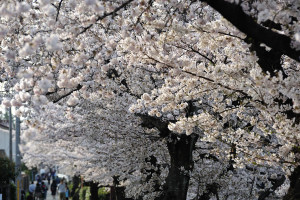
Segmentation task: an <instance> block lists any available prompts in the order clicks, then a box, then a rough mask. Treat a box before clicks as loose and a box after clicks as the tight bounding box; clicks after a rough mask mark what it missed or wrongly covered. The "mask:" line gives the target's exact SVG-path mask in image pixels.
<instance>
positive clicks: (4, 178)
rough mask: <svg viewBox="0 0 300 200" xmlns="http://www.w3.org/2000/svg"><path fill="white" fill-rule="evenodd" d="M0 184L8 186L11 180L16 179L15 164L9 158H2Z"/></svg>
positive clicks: (0, 160) (0, 161) (0, 162)
mask: <svg viewBox="0 0 300 200" xmlns="http://www.w3.org/2000/svg"><path fill="white" fill-rule="evenodd" d="M0 172H1V176H0V184H1V185H6V184H8V183H9V180H10V179H15V164H14V163H13V162H12V161H10V160H9V159H8V158H7V157H4V158H2V157H1V158H0Z"/></svg>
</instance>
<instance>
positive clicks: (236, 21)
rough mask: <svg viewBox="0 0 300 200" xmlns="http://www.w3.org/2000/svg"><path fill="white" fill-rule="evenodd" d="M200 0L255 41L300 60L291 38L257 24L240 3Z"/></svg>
mask: <svg viewBox="0 0 300 200" xmlns="http://www.w3.org/2000/svg"><path fill="white" fill-rule="evenodd" d="M201 1H203V2H206V3H207V4H208V5H210V6H211V7H212V8H214V9H215V10H216V11H218V12H219V13H220V14H221V15H223V17H224V18H226V19H227V20H228V21H229V22H231V23H232V24H233V25H234V26H235V27H236V28H238V29H239V30H240V31H242V32H243V33H245V34H246V35H247V36H248V37H251V38H253V39H254V40H255V41H257V42H260V43H264V44H266V45H267V46H269V47H271V48H272V49H274V50H276V51H277V52H279V53H280V54H282V55H283V54H284V55H287V56H288V57H290V58H292V59H294V60H296V61H300V51H297V50H295V49H293V48H292V47H291V46H290V44H291V38H289V37H288V36H286V35H283V34H280V33H277V32H274V31H272V30H271V29H267V28H265V27H263V26H261V25H259V24H258V23H256V22H255V20H254V19H253V18H252V17H251V16H249V15H247V14H246V13H245V12H244V11H243V9H242V8H241V6H240V5H236V4H234V3H229V2H227V1H225V0H201ZM278 70H281V69H278Z"/></svg>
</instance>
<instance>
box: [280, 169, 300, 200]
mask: <svg viewBox="0 0 300 200" xmlns="http://www.w3.org/2000/svg"><path fill="white" fill-rule="evenodd" d="M289 179H290V181H291V183H290V188H289V190H288V193H287V194H286V196H285V197H284V198H283V200H299V199H300V165H299V166H298V167H296V169H295V170H294V171H293V173H292V175H291V176H290V177H289Z"/></svg>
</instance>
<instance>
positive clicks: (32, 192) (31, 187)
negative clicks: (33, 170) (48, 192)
mask: <svg viewBox="0 0 300 200" xmlns="http://www.w3.org/2000/svg"><path fill="white" fill-rule="evenodd" d="M35 187H36V185H35V184H34V182H33V181H31V184H30V185H29V188H28V189H29V194H31V195H32V196H33V194H34V191H35Z"/></svg>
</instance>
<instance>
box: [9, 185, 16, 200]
mask: <svg viewBox="0 0 300 200" xmlns="http://www.w3.org/2000/svg"><path fill="white" fill-rule="evenodd" d="M10 199H11V200H17V187H16V186H15V185H14V184H12V183H11V184H10Z"/></svg>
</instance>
